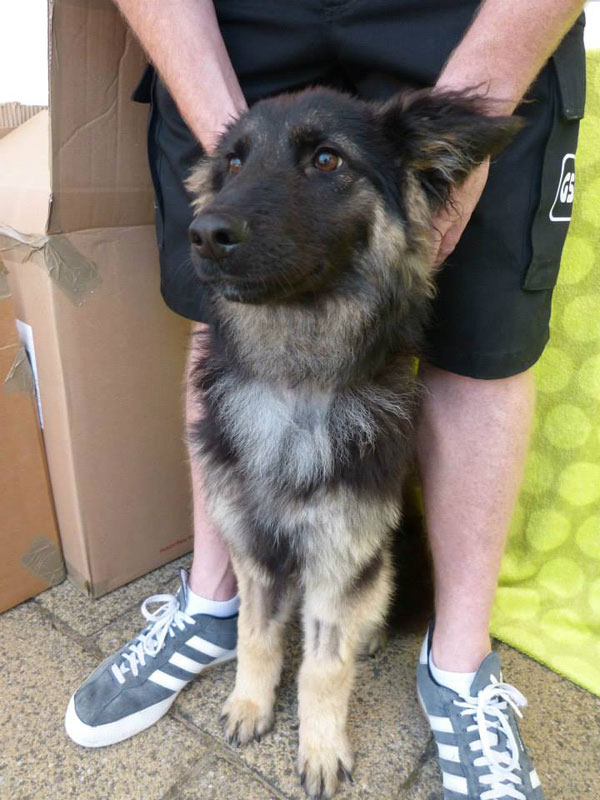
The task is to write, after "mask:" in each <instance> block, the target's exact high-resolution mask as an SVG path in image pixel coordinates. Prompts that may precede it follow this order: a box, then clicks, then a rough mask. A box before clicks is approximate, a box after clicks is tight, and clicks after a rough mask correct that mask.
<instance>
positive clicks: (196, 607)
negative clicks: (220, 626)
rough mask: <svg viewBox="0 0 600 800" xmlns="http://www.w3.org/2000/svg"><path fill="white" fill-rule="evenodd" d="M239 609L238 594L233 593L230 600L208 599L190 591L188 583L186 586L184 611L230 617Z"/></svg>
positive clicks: (192, 613)
mask: <svg viewBox="0 0 600 800" xmlns="http://www.w3.org/2000/svg"><path fill="white" fill-rule="evenodd" d="M239 609H240V596H239V594H236V595H234V596H233V597H232V598H231V600H208V599H207V598H206V597H201V596H200V595H199V594H195V592H192V590H191V589H190V587H189V585H188V587H187V603H186V606H185V613H186V614H190V616H193V615H194V614H210V616H211V617H231V616H233V615H234V614H237V612H238V611H239Z"/></svg>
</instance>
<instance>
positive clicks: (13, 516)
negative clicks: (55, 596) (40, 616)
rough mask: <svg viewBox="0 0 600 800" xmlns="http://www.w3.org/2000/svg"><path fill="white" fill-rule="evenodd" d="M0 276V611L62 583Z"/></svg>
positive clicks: (24, 372)
mask: <svg viewBox="0 0 600 800" xmlns="http://www.w3.org/2000/svg"><path fill="white" fill-rule="evenodd" d="M3 278H4V276H2V275H0V376H1V378H2V381H3V383H0V441H1V442H2V446H1V447H0V484H1V486H2V493H1V494H0V498H1V500H0V517H1V518H2V525H0V612H2V611H6V609H7V608H12V607H13V606H16V605H17V603H22V602H23V601H24V600H27V599H28V598H30V597H34V596H35V595H36V594H39V593H40V592H42V591H43V590H44V589H48V587H50V586H54V585H55V584H57V583H60V582H61V581H62V580H64V577H65V571H64V565H63V560H62V555H61V551H60V544H59V541H58V530H57V527H56V520H55V517H54V507H53V505H52V497H51V493H50V484H49V481H48V473H47V469H46V459H45V456H44V448H43V443H42V437H41V435H40V427H39V423H38V414H37V409H36V403H35V399H34V393H33V380H32V374H31V367H30V366H29V362H28V360H27V355H26V354H25V352H24V350H23V347H22V346H21V344H20V342H19V338H18V336H17V329H16V325H15V318H14V313H13V306H12V302H11V300H10V297H9V296H8V295H7V294H5V289H6V282H5V281H4V280H3Z"/></svg>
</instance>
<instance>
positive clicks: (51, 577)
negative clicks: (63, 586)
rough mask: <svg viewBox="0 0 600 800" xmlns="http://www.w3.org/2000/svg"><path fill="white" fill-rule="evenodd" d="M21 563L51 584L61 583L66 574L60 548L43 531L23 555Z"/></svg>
mask: <svg viewBox="0 0 600 800" xmlns="http://www.w3.org/2000/svg"><path fill="white" fill-rule="evenodd" d="M21 564H22V565H23V566H24V567H26V568H27V569H28V570H30V571H31V572H33V574H34V575H36V576H37V577H38V578H41V579H42V580H43V581H46V583H48V584H50V586H56V584H57V583H61V582H62V581H64V579H65V576H66V572H65V562H64V561H63V557H62V553H61V550H60V548H59V547H58V545H57V544H56V543H55V542H53V541H52V540H51V539H48V537H47V536H43V535H42V534H41V533H38V535H37V536H36V537H35V538H34V540H33V542H32V543H31V547H30V548H29V550H28V551H27V552H26V553H25V554H24V555H23V556H22V557H21Z"/></svg>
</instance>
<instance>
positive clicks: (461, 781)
mask: <svg viewBox="0 0 600 800" xmlns="http://www.w3.org/2000/svg"><path fill="white" fill-rule="evenodd" d="M442 779H443V784H444V788H445V789H449V790H450V791H451V792H456V793H457V794H464V795H467V794H469V788H468V786H467V779H466V778H461V776H460V775H450V773H449V772H442Z"/></svg>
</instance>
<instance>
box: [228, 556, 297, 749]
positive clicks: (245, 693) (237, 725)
mask: <svg viewBox="0 0 600 800" xmlns="http://www.w3.org/2000/svg"><path fill="white" fill-rule="evenodd" d="M234 568H235V573H236V576H237V580H238V589H239V594H240V601H241V605H240V617H239V622H238V665H237V673H236V679H235V688H234V690H233V692H232V693H231V694H230V695H229V697H228V698H227V701H226V702H225V705H224V706H223V712H222V714H221V719H222V720H223V722H224V725H225V736H226V738H227V741H228V742H229V743H230V744H231V743H234V744H245V743H246V742H250V741H252V739H260V737H261V736H262V735H263V734H264V733H266V732H267V731H269V730H270V729H271V728H272V727H273V716H274V715H273V706H274V703H275V690H276V688H277V685H278V683H279V678H280V674H281V666H282V662H283V633H284V628H285V623H286V621H287V620H288V618H289V615H290V611H291V609H292V607H293V603H294V594H295V593H294V591H293V590H292V587H291V586H288V585H282V584H268V583H264V582H261V581H259V580H257V579H256V578H255V577H253V576H252V575H251V573H250V571H249V570H248V569H247V568H246V566H245V564H244V561H243V560H240V559H234Z"/></svg>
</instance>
